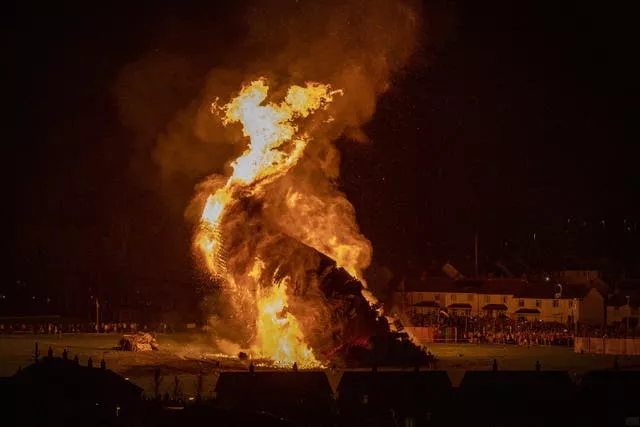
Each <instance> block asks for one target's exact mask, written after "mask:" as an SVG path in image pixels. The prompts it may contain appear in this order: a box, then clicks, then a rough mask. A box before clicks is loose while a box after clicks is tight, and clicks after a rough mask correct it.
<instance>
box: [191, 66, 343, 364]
mask: <svg viewBox="0 0 640 427" xmlns="http://www.w3.org/2000/svg"><path fill="white" fill-rule="evenodd" d="M268 92H269V86H268V85H267V82H266V79H264V78H260V79H258V80H255V81H253V82H251V83H250V84H249V85H247V86H245V87H243V88H242V90H241V91H240V94H239V95H238V96H237V97H235V98H234V99H232V100H231V101H230V102H229V103H228V104H226V105H223V106H219V105H218V104H217V101H216V102H215V103H213V105H212V107H211V110H212V112H213V113H214V114H215V115H218V116H219V117H221V120H222V123H223V124H224V125H229V124H233V123H240V124H241V125H242V131H243V134H244V136H246V137H248V138H249V143H248V145H247V148H246V150H245V151H244V152H243V153H242V155H240V156H239V157H238V158H237V159H235V160H234V161H233V162H232V163H231V168H232V170H233V173H232V174H231V176H230V177H229V178H228V180H227V181H226V183H225V185H224V186H222V187H221V188H219V189H218V190H217V191H216V192H215V193H213V194H209V195H208V197H207V200H206V203H205V206H204V209H203V212H202V216H201V220H200V226H199V229H198V232H197V234H196V236H195V239H194V243H195V247H196V248H197V249H198V250H199V251H200V253H202V254H203V255H204V258H205V260H206V266H207V268H208V270H209V272H210V273H211V274H212V275H214V276H219V277H222V278H223V280H225V281H226V282H227V283H228V284H229V285H230V287H231V289H232V290H234V291H235V292H236V293H239V292H240V290H239V286H238V285H237V283H238V282H239V281H241V280H244V278H242V277H236V275H234V274H230V273H229V272H227V269H226V256H225V251H224V239H223V237H224V236H222V233H221V231H220V224H221V222H222V221H223V219H224V215H225V212H226V211H227V210H228V208H229V206H230V204H231V203H232V202H234V201H235V200H236V199H237V198H238V194H239V193H240V192H249V193H256V192H259V191H261V189H262V188H264V185H266V184H267V183H269V182H272V181H273V180H275V179H276V178H278V177H280V176H282V175H284V174H286V172H287V171H288V170H289V169H290V168H291V167H292V166H294V165H295V164H296V163H297V162H298V160H299V159H300V157H301V156H302V154H303V152H304V149H305V147H306V146H307V144H308V143H309V141H310V140H311V138H310V136H309V135H307V134H305V133H301V132H299V128H298V125H297V124H296V123H295V121H296V120H297V119H300V118H305V117H308V116H309V115H310V114H311V113H313V112H314V111H316V110H319V109H325V108H326V106H327V104H328V103H330V102H331V101H332V100H333V96H334V95H336V94H342V92H341V91H340V90H332V89H331V87H330V86H329V85H324V84H320V83H307V84H306V86H304V87H303V86H292V87H290V88H289V89H288V91H287V94H286V96H285V98H284V100H283V101H282V102H280V103H278V104H276V103H265V101H266V98H267V94H268ZM264 268H265V266H264V263H263V262H262V261H261V260H259V259H256V260H255V263H254V265H253V268H252V269H251V271H250V273H249V274H248V276H249V278H251V279H252V280H253V282H254V284H255V287H256V293H255V299H254V301H252V302H253V303H254V304H255V308H256V310H257V320H256V328H257V334H256V339H255V343H254V346H253V347H254V349H255V352H256V353H257V354H259V355H261V356H264V357H268V358H271V359H272V360H273V361H275V362H276V363H278V364H281V365H292V364H293V363H294V362H297V363H298V365H299V366H300V367H313V366H319V363H318V362H317V360H316V358H315V357H314V355H313V352H312V351H311V349H310V348H309V346H308V345H307V344H306V343H305V340H304V334H303V333H302V329H301V327H300V324H299V322H298V320H297V319H296V318H295V316H294V315H293V314H292V313H290V312H288V311H287V308H288V297H287V292H286V291H287V285H288V283H289V281H290V279H289V278H288V277H285V278H284V279H281V280H278V281H275V280H269V281H265V280H264V278H263V276H264V275H263V270H264ZM238 298H240V297H238ZM241 298H242V301H243V302H245V301H247V300H250V299H251V298H250V297H247V294H246V292H245V293H244V294H243V295H242V297H241ZM238 308H239V309H242V308H243V307H241V306H240V304H238Z"/></svg>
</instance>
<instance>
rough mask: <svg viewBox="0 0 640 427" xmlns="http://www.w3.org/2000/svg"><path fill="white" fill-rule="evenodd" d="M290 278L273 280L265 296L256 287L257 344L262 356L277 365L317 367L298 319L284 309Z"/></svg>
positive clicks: (286, 305) (317, 364)
mask: <svg viewBox="0 0 640 427" xmlns="http://www.w3.org/2000/svg"><path fill="white" fill-rule="evenodd" d="M288 283H289V278H288V277H285V278H284V279H282V280H280V281H278V282H276V283H274V285H273V286H272V287H271V288H270V289H266V291H265V293H264V295H260V290H258V292H259V295H258V298H257V300H258V320H257V327H258V342H257V344H258V347H259V352H260V354H261V355H263V356H266V357H269V358H271V359H272V360H274V361H276V362H277V363H278V364H279V365H283V366H291V365H293V364H294V363H297V364H298V366H300V367H301V368H312V367H318V366H320V363H318V361H317V360H316V358H315V356H314V355H313V352H312V351H311V349H310V348H309V346H308V345H307V344H306V343H305V340H304V334H303V333H302V330H301V329H300V324H299V323H298V320H297V319H296V318H295V317H294V316H293V315H292V314H291V313H290V312H288V311H287V308H288V299H287V285H288Z"/></svg>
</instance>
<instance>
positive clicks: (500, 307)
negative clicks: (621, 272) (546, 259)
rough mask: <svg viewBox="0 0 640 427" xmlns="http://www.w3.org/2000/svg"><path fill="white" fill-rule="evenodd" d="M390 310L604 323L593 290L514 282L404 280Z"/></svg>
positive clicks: (600, 301) (428, 315) (423, 314)
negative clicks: (393, 308)
mask: <svg viewBox="0 0 640 427" xmlns="http://www.w3.org/2000/svg"><path fill="white" fill-rule="evenodd" d="M394 306H395V308H396V309H399V310H400V311H401V312H404V313H407V314H408V315H409V316H410V317H416V316H419V317H420V316H421V317H423V318H425V319H435V318H437V317H438V316H440V315H441V314H442V312H446V313H447V314H455V315H458V316H477V317H499V316H506V317H510V318H523V319H526V320H530V321H533V320H542V321H545V322H558V323H573V322H574V321H575V320H577V321H578V322H582V323H587V324H594V325H600V324H602V322H603V321H604V299H603V297H602V293H601V292H600V291H599V290H598V289H597V288H596V287H594V286H591V285H585V284H573V285H572V284H563V283H558V282H541V283H530V282H527V281H526V280H524V279H515V278H492V279H459V280H453V279H450V278H426V279H423V280H405V281H404V282H403V283H402V285H401V286H400V287H399V291H397V292H396V294H395V296H394Z"/></svg>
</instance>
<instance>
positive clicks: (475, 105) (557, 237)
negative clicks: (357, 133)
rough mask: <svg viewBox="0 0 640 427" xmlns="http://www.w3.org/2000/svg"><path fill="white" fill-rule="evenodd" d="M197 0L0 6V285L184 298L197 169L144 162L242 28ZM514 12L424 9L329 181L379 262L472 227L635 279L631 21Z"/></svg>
mask: <svg viewBox="0 0 640 427" xmlns="http://www.w3.org/2000/svg"><path fill="white" fill-rule="evenodd" d="M301 1H304V0H301ZM133 3H136V5H134V4H133ZM170 3H174V4H173V5H171V6H170V5H169V4H170ZM207 3H208V5H207V6H206V7H196V6H191V7H187V6H183V5H181V4H180V3H175V2H161V1H160V2H158V1H156V2H142V3H139V4H138V2H128V3H125V2H115V3H112V4H111V5H109V6H103V7H101V8H95V6H90V5H84V6H81V7H80V8H78V6H76V5H74V6H73V7H71V6H69V7H61V6H60V5H58V4H56V5H55V6H48V9H47V8H44V9H43V8H41V6H40V5H38V6H37V7H36V4H35V3H34V4H32V5H29V4H27V5H21V6H19V7H18V6H17V7H16V8H15V9H14V10H12V11H8V12H7V13H5V14H3V17H2V20H3V23H2V28H3V31H4V32H5V34H4V36H3V40H4V41H5V43H6V45H5V48H4V49H3V52H4V67H3V71H4V72H5V78H4V79H3V80H4V82H5V92H4V93H5V94H9V96H8V97H7V96H5V98H4V100H5V104H4V107H5V108H4V111H5V112H4V117H5V119H6V122H7V124H8V127H7V128H5V129H8V132H5V135H4V150H5V154H4V156H3V158H4V159H5V168H4V169H5V171H6V172H5V173H6V176H5V179H4V181H5V189H6V190H7V191H8V193H9V196H8V197H5V200H6V201H5V204H4V206H5V210H6V211H8V212H9V222H7V223H6V225H7V226H8V229H9V230H8V231H9V239H6V240H5V241H6V242H7V245H6V248H7V253H9V254H10V255H9V267H10V269H9V273H7V272H5V275H4V278H3V284H2V288H1V289H3V290H4V291H5V292H7V289H11V288H12V287H13V286H15V281H17V280H20V281H21V282H29V283H30V285H29V286H30V287H32V288H33V289H34V293H35V292H38V293H55V292H59V291H60V290H64V291H74V292H89V291H87V289H88V288H92V289H96V288H97V289H99V290H100V292H107V290H112V291H114V292H115V291H116V290H118V289H121V290H124V289H129V290H131V289H139V290H140V291H141V292H158V291H162V292H168V293H173V294H176V295H179V294H185V292H184V291H185V289H187V290H190V289H194V288H195V286H194V285H193V283H194V282H195V281H197V280H198V277H197V274H196V273H195V272H194V268H193V264H192V260H191V257H190V251H189V238H190V236H189V227H188V225H187V224H186V222H185V220H184V209H185V207H186V204H187V203H188V201H189V199H190V197H191V196H192V194H193V186H194V185H195V183H196V182H197V181H198V180H199V179H201V178H202V176H200V177H194V176H184V177H178V178H176V179H175V180H173V181H172V182H169V183H167V182H164V181H162V180H161V179H160V177H159V175H160V173H159V170H158V166H157V165H156V164H155V162H154V159H153V156H152V151H153V147H154V140H155V139H154V134H159V133H162V132H164V131H165V129H164V127H163V126H166V123H167V122H169V120H170V119H171V118H172V117H173V116H174V115H175V114H176V113H177V112H178V111H179V110H180V109H182V108H184V107H185V106H186V105H188V103H189V102H190V101H191V100H192V99H193V98H194V97H195V96H196V95H197V93H198V91H200V90H201V88H202V85H203V84H204V81H205V77H206V75H207V72H208V71H209V70H210V69H211V68H213V67H215V66H216V65H217V64H218V63H219V62H220V61H222V60H223V58H224V59H225V60H226V59H229V58H231V59H233V58H234V56H237V55H238V52H234V51H233V46H234V44H235V42H236V40H239V39H241V38H242V37H243V34H244V33H245V32H246V31H247V29H246V28H245V26H244V24H243V19H242V17H243V16H244V14H245V13H246V10H247V9H246V7H245V5H243V4H237V5H236V4H235V3H236V2H228V3H233V4H234V5H233V6H230V5H216V3H218V2H207ZM237 3H241V2H237ZM277 3H278V4H279V5H280V6H281V7H287V4H288V3H291V2H288V1H281V2H277ZM512 3H518V4H519V5H518V6H514V5H513V4H512ZM521 3H523V2H507V1H504V2H500V1H486V2H473V1H469V2H455V1H435V2H427V3H425V4H424V8H423V9H424V11H423V14H424V17H423V20H424V23H425V25H424V33H423V35H422V39H421V42H420V47H419V48H418V50H417V52H416V53H415V54H414V56H413V57H412V59H411V61H410V63H409V64H408V65H407V67H405V69H403V70H402V72H401V73H399V74H398V75H396V76H395V77H394V78H393V82H392V83H393V84H392V87H391V89H390V90H389V92H387V93H386V94H385V95H383V96H382V97H381V99H380V100H379V103H378V110H377V113H376V115H375V116H374V118H373V120H372V121H371V122H370V123H369V124H368V125H366V127H365V130H366V133H367V135H368V136H369V139H370V141H369V142H367V143H363V142H355V141H350V140H348V138H347V137H344V138H343V139H342V140H341V141H339V147H340V149H341V151H342V153H343V162H342V176H341V181H340V185H341V186H342V188H343V189H344V191H345V192H346V193H347V195H348V197H349V199H350V200H351V201H352V202H353V204H354V206H355V208H356V211H357V216H358V221H359V223H360V226H361V228H362V231H363V233H364V234H365V235H366V236H367V237H368V238H370V239H371V241H372V243H373V246H374V264H375V265H376V266H378V267H379V266H388V267H390V268H391V269H392V270H393V271H394V272H395V273H397V274H401V273H402V272H403V271H404V270H410V269H420V268H422V266H427V265H431V264H432V263H435V264H437V263H439V262H442V261H447V260H452V261H458V262H460V263H461V264H464V262H466V261H468V260H469V259H470V257H471V256H472V253H473V234H474V232H475V231H477V232H478V233H479V236H480V249H481V258H482V260H483V261H486V262H487V263H490V262H491V261H492V260H494V259H497V258H509V257H512V258H519V259H521V260H524V262H525V263H526V264H528V265H529V266H531V267H532V268H534V269H535V268H538V269H551V268H560V267H570V266H579V265H580V266H584V267H589V266H593V267H602V266H603V265H605V266H609V267H611V268H612V269H613V270H615V271H619V270H621V269H624V271H625V272H627V274H631V273H630V272H633V271H634V269H635V271H637V270H638V264H640V257H639V253H640V244H638V243H640V238H639V237H638V236H639V235H640V230H639V228H640V209H639V208H640V204H639V203H638V191H637V189H636V181H637V178H638V174H639V172H638V168H637V161H638V154H639V150H638V148H637V133H636V132H635V130H636V129H635V128H636V126H635V125H636V123H634V121H633V120H632V114H634V113H636V112H637V108H635V107H636V104H637V103H636V100H637V95H638V79H637V76H638V75H639V74H638V70H637V68H635V66H634V64H633V63H634V62H635V61H634V56H636V55H635V52H636V50H637V47H636V40H637V39H638V34H637V29H636V28H637V25H635V23H634V22H631V20H632V16H634V15H633V14H632V13H631V11H630V10H625V9H622V8H618V7H617V6H614V5H612V4H610V3H602V4H600V5H596V4H593V5H591V4H588V5H587V4H584V2H560V3H561V4H559V3H558V2H524V3H526V4H521ZM145 55H168V56H169V55H170V56H171V57H172V58H179V60H178V61H177V62H175V63H171V64H169V66H168V67H167V68H166V72H165V74H164V75H163V77H162V78H163V79H164V80H162V84H160V85H158V89H159V90H158V91H157V93H154V94H153V96H152V97H151V99H149V103H150V108H149V109H150V111H153V114H154V118H153V120H152V122H153V125H152V126H150V128H149V134H148V136H147V137H146V138H141V137H140V135H137V134H135V133H134V132H132V131H131V129H130V128H129V127H127V126H126V124H125V123H122V120H121V117H120V116H119V114H118V102H117V99H116V95H114V93H115V92H116V91H115V89H114V87H115V84H116V81H117V79H118V75H119V73H120V72H121V70H122V69H123V67H125V66H126V65H127V64H129V63H131V62H133V61H136V60H138V59H139V58H141V57H144V56H145ZM634 115H635V114H634ZM534 234H535V239H534ZM36 290H37V291H36ZM186 294H190V292H186Z"/></svg>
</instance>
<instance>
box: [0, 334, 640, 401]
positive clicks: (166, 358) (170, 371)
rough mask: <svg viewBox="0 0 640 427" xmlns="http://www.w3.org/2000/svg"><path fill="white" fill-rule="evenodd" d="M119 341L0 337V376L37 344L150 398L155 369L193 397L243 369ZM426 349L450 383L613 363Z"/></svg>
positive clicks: (555, 352) (200, 340)
mask: <svg viewBox="0 0 640 427" xmlns="http://www.w3.org/2000/svg"><path fill="white" fill-rule="evenodd" d="M119 338H120V335H119V334H65V335H63V337H62V338H58V337H56V336H52V335H17V334H16V335H0V376H7V375H12V374H13V373H14V372H16V370H17V369H18V367H19V366H27V365H28V364H30V363H31V361H32V360H33V349H34V343H35V342H36V341H37V342H38V345H39V350H40V354H41V356H46V354H47V350H48V348H49V346H51V347H52V348H53V351H54V354H55V355H57V356H59V355H60V354H61V353H62V351H63V350H64V349H65V348H66V349H67V351H68V353H69V357H70V358H73V357H74V356H75V355H76V354H77V355H78V356H79V358H80V363H81V364H83V365H84V364H86V363H87V360H88V359H89V357H91V358H92V359H93V362H94V366H97V365H98V364H99V363H100V360H101V359H102V358H103V357H104V359H105V361H106V363H107V368H109V369H112V370H114V371H116V372H118V373H120V374H121V375H123V376H125V377H127V378H129V379H130V380H131V381H132V382H134V383H136V384H138V385H140V386H141V387H143V388H144V389H145V391H146V392H147V393H149V394H151V393H152V392H153V373H154V370H155V369H156V368H157V369H160V372H161V374H162V376H163V380H162V383H161V386H160V390H161V392H163V393H164V392H165V391H166V392H169V393H170V394H172V393H173V390H174V387H175V379H176V378H177V379H178V383H179V388H180V389H181V390H182V391H183V392H184V393H186V394H187V395H190V394H193V393H194V390H195V384H196V382H197V375H198V373H199V372H203V374H204V384H203V386H204V390H206V391H207V393H211V392H212V390H213V385H214V384H215V382H216V380H217V372H218V367H217V363H218V362H220V363H221V366H222V368H223V369H227V370H236V369H241V370H244V369H246V368H247V363H246V362H244V361H240V360H237V359H231V358H225V357H224V356H223V355H220V354H216V353H214V352H213V350H212V349H213V348H214V347H213V345H212V341H211V339H210V338H209V337H208V336H207V335H204V334H198V333H191V334H170V335H169V334H168V335H162V334H159V335H158V336H157V339H158V343H159V344H160V347H161V350H160V351H154V352H148V353H131V352H122V351H118V350H113V347H114V346H115V345H116V344H117V342H118V340H119ZM429 348H430V350H431V352H432V353H434V354H435V355H436V356H437V357H438V358H439V362H438V366H437V368H438V369H444V370H446V371H447V372H448V373H449V376H450V378H451V381H452V383H453V384H454V385H457V384H458V383H459V382H460V380H461V379H462V376H463V375H464V372H465V371H466V370H486V369H491V364H492V362H493V359H496V360H497V361H498V366H499V368H500V369H505V370H530V369H534V367H535V363H536V361H537V360H539V361H540V363H541V364H542V368H543V369H549V370H566V371H569V372H570V373H571V374H572V375H574V376H575V377H576V378H579V377H580V375H581V374H582V373H584V372H586V371H588V370H592V369H610V368H612V367H613V365H614V356H610V355H587V354H576V353H574V352H573V349H572V348H567V347H531V348H523V347H515V346H505V345H475V344H433V345H431V346H430V347H429ZM619 364H620V366H621V367H622V368H631V369H638V368H640V357H620V358H619ZM327 376H328V377H329V380H330V382H331V384H332V386H334V387H335V386H336V385H337V383H338V381H339V379H340V376H341V373H340V372H329V371H328V372H327Z"/></svg>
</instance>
